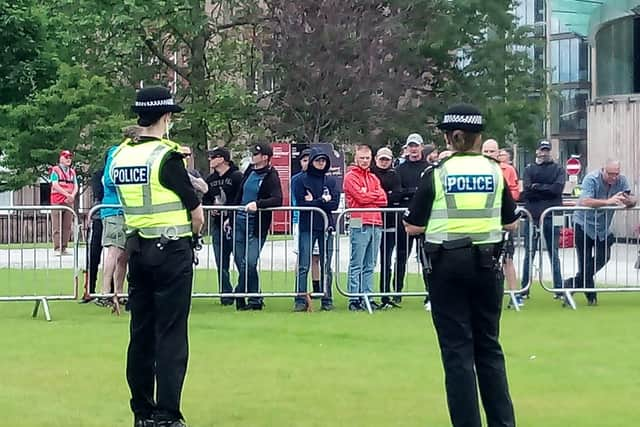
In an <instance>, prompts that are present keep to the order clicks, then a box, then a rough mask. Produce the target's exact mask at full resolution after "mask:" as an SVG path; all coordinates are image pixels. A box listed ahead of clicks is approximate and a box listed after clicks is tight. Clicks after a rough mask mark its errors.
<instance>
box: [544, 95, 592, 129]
mask: <svg viewBox="0 0 640 427" xmlns="http://www.w3.org/2000/svg"><path fill="white" fill-rule="evenodd" d="M588 99H589V90H588V89H564V90H561V91H559V92H558V93H557V94H556V95H555V96H553V98H552V100H551V133H552V134H556V135H557V134H562V133H566V132H584V131H586V130H587V106H586V103H587V100H588Z"/></svg>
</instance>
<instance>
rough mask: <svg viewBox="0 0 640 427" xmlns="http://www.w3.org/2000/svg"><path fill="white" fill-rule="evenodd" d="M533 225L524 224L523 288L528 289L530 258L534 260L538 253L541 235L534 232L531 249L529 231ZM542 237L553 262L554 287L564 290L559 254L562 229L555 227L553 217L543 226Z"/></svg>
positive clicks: (527, 222)
mask: <svg viewBox="0 0 640 427" xmlns="http://www.w3.org/2000/svg"><path fill="white" fill-rule="evenodd" d="M530 227H531V225H530V224H529V221H525V222H524V229H523V230H524V236H525V239H524V264H523V266H522V282H521V285H522V287H523V288H524V287H526V286H527V283H528V281H529V258H531V259H533V258H534V257H535V256H536V252H537V251H538V244H539V242H540V233H539V232H537V231H536V232H534V234H533V239H532V245H533V247H529V238H528V236H529V229H530ZM542 235H543V236H544V241H545V244H546V246H547V253H548V254H549V261H551V269H552V271H553V287H554V288H556V289H559V288H562V274H561V273H560V256H559V254H558V248H559V239H560V227H554V226H553V220H552V218H551V216H548V217H545V219H544V224H543V226H542Z"/></svg>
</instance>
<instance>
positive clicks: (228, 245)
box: [202, 147, 242, 305]
mask: <svg viewBox="0 0 640 427" xmlns="http://www.w3.org/2000/svg"><path fill="white" fill-rule="evenodd" d="M207 155H208V157H209V166H210V167H211V169H212V170H213V172H212V173H211V174H210V175H209V176H208V177H207V179H206V180H205V182H206V183H207V187H208V191H207V192H206V193H205V194H204V195H203V197H202V203H203V204H204V205H205V206H206V205H208V206H221V205H222V206H230V205H233V203H234V202H235V200H236V197H237V195H238V191H240V184H241V183H242V172H240V170H239V169H238V167H237V166H236V165H235V164H234V163H233V162H232V161H231V152H229V150H227V149H226V148H224V147H216V148H214V149H212V150H209V151H208V152H207ZM210 212H211V221H210V222H209V224H210V225H209V232H210V233H211V243H212V245H213V254H214V256H215V259H216V266H217V267H218V291H219V292H221V293H223V294H232V293H233V287H232V286H231V280H230V276H229V265H230V263H231V252H232V249H233V239H232V234H231V226H230V224H229V225H228V226H227V227H226V229H225V227H223V226H222V225H223V223H224V221H225V220H226V219H227V218H233V212H230V211H224V210H219V211H216V210H214V211H210ZM233 301H234V299H233V298H231V297H223V298H221V299H220V303H221V304H222V305H232V304H233Z"/></svg>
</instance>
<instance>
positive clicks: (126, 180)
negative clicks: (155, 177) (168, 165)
mask: <svg viewBox="0 0 640 427" xmlns="http://www.w3.org/2000/svg"><path fill="white" fill-rule="evenodd" d="M113 182H114V184H116V185H128V184H148V183H149V166H146V165H145V166H120V167H115V168H113Z"/></svg>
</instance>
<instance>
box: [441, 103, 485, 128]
mask: <svg viewBox="0 0 640 427" xmlns="http://www.w3.org/2000/svg"><path fill="white" fill-rule="evenodd" d="M438 128H440V129H441V130H444V131H454V130H462V131H468V132H481V131H482V130H483V129H484V119H483V117H482V113H481V112H480V110H478V109H477V108H476V107H474V106H473V105H470V104H457V105H453V106H452V107H450V108H449V109H448V110H447V112H446V113H445V114H444V117H443V118H442V121H441V122H440V124H438Z"/></svg>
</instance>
